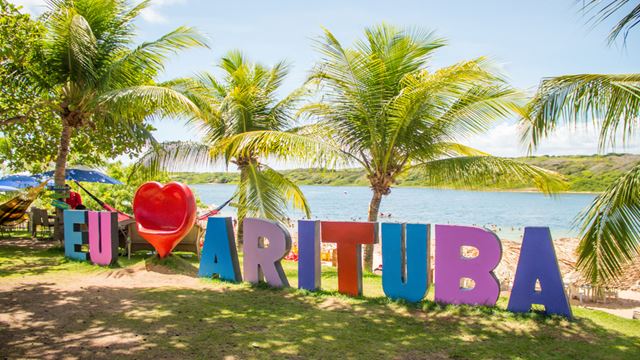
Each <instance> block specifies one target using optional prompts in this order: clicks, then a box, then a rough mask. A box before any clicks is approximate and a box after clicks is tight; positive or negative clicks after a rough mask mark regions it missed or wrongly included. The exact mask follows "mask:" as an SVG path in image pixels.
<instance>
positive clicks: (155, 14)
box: [140, 0, 187, 24]
mask: <svg viewBox="0 0 640 360" xmlns="http://www.w3.org/2000/svg"><path fill="white" fill-rule="evenodd" d="M186 2H187V1H186V0H154V1H152V2H151V5H150V6H149V7H148V8H146V9H144V10H142V11H141V12H140V16H141V17H142V19H143V20H145V21H147V22H150V23H156V24H162V23H166V22H167V21H168V19H167V17H166V16H165V15H163V13H162V12H161V9H162V8H164V7H168V6H172V5H176V4H185V3H186Z"/></svg>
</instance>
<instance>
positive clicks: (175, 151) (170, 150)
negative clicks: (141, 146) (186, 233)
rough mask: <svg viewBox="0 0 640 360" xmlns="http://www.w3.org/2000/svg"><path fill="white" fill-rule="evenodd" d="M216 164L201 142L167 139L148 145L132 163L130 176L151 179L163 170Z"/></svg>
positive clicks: (168, 170)
mask: <svg viewBox="0 0 640 360" xmlns="http://www.w3.org/2000/svg"><path fill="white" fill-rule="evenodd" d="M215 164H216V160H215V159H214V158H212V157H211V154H210V148H209V147H208V146H207V145H205V144H201V143H196V142H188V141H169V142H163V143H158V144H154V145H152V146H150V147H149V149H148V150H147V152H145V153H144V154H143V155H142V156H141V157H140V158H139V159H138V160H137V161H136V163H135V164H134V168H133V170H132V172H131V176H136V177H137V178H143V179H153V178H154V177H156V176H157V175H159V174H161V173H163V172H175V171H180V170H184V169H185V168H193V167H204V168H209V167H211V166H214V165H215Z"/></svg>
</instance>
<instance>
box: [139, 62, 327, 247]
mask: <svg viewBox="0 0 640 360" xmlns="http://www.w3.org/2000/svg"><path fill="white" fill-rule="evenodd" d="M218 66H219V68H220V69H221V70H222V73H223V77H222V78H221V79H218V78H216V77H215V76H214V75H213V74H211V73H203V74H200V75H199V76H197V77H196V78H194V79H182V80H180V81H177V82H176V86H178V87H179V88H180V89H181V91H182V92H183V93H185V94H188V96H189V98H190V99H191V100H192V101H193V102H194V103H195V104H197V105H198V107H200V108H201V109H202V112H201V115H200V116H197V117H194V118H193V119H192V122H193V123H195V124H197V125H198V126H199V127H200V129H201V130H202V132H203V133H204V139H203V141H202V142H201V143H195V142H171V143H165V144H163V146H162V147H161V148H155V149H152V151H150V152H149V153H147V154H146V155H145V156H144V157H143V158H142V159H141V161H140V164H144V165H145V167H144V168H145V169H149V170H151V171H155V170H158V169H175V168H176V166H182V165H184V164H213V163H215V162H216V161H219V160H224V162H225V163H226V164H227V166H228V165H229V164H230V163H231V164H234V165H236V166H237V168H238V170H239V172H240V180H239V184H238V188H237V190H236V192H235V194H234V199H235V203H234V205H235V206H236V207H237V209H238V243H239V244H242V224H243V220H244V219H245V217H247V216H258V217H263V218H267V219H273V220H277V221H282V220H284V219H285V218H286V210H287V207H288V204H291V205H292V206H293V207H294V208H297V209H300V210H302V211H303V212H304V214H305V215H306V216H309V215H310V209H309V205H308V204H307V201H306V199H305V197H304V194H303V193H302V191H301V190H300V189H299V188H298V186H297V185H296V184H294V183H293V182H292V181H290V180H289V179H287V178H286V177H285V176H283V175H282V174H281V173H279V172H278V171H275V170H274V169H272V168H271V167H269V166H268V165H267V164H266V163H264V160H266V159H268V158H271V159H282V160H292V159H298V158H303V157H304V158H307V159H308V158H311V157H313V156H315V155H318V154H322V151H321V150H322V148H323V147H322V145H321V144H319V143H317V142H314V141H313V140H311V139H308V138H306V137H304V136H303V135H301V134H299V133H297V130H298V129H296V128H294V127H293V125H294V118H293V116H294V115H295V114H294V112H293V110H294V107H295V105H296V104H297V103H298V101H299V100H300V99H301V96H302V95H303V94H304V91H302V90H296V91H294V92H292V93H291V94H289V95H287V96H285V97H283V98H279V97H278V94H277V92H278V90H279V88H280V85H281V84H282V81H283V80H284V78H285V76H286V75H287V73H288V66H287V65H286V64H285V63H284V62H279V63H277V64H276V65H275V66H273V67H266V66H263V65H260V64H256V63H253V62H251V61H249V60H248V59H247V58H246V57H245V56H243V55H242V54H241V53H240V52H238V51H231V52H229V53H228V54H227V55H226V56H225V57H223V58H222V59H221V60H220V63H219V65H218ZM325 150H326V149H325ZM329 152H330V150H329Z"/></svg>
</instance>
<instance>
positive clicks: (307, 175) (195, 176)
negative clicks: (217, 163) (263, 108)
mask: <svg viewBox="0 0 640 360" xmlns="http://www.w3.org/2000/svg"><path fill="white" fill-rule="evenodd" d="M517 160H518V161H522V162H525V163H528V164H531V165H535V166H538V167H541V168H544V169H548V170H552V171H556V172H558V173H560V174H562V175H564V176H565V177H566V179H567V183H568V184H569V185H568V188H567V190H568V191H576V192H579V191H582V192H600V191H604V190H605V189H606V188H607V187H608V186H609V185H611V183H613V181H615V180H616V179H617V178H618V177H620V176H621V175H622V174H624V173H625V172H627V171H628V170H629V169H631V168H632V167H633V166H634V165H635V164H638V163H640V155H631V154H608V155H589V156H585V155H571V156H534V157H526V158H518V159H517ZM282 172H283V173H284V174H285V175H286V176H287V177H288V178H289V179H291V180H292V181H294V182H295V183H296V184H298V185H333V186H368V185H369V182H368V181H367V178H366V175H365V171H364V170H358V169H344V170H320V169H296V170H284V171H282ZM170 177H171V179H173V180H176V181H183V182H185V183H187V184H204V183H217V184H226V183H236V182H237V181H238V174H237V173H233V172H214V173H190V172H178V173H172V174H170ZM397 186H416V187H428V186H430V184H429V183H428V182H427V181H425V180H424V174H423V173H421V172H417V171H409V173H408V174H403V175H400V176H399V177H398V180H397ZM477 188H478V189H484V190H488V189H491V190H493V189H498V190H524V189H528V186H527V185H526V184H501V186H500V187H495V186H484V187H482V186H479V187H477Z"/></svg>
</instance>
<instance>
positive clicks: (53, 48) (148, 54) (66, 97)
mask: <svg viewBox="0 0 640 360" xmlns="http://www.w3.org/2000/svg"><path fill="white" fill-rule="evenodd" d="M148 5H149V1H143V2H141V3H140V4H138V5H136V6H130V5H129V3H128V1H126V0H50V1H49V9H48V11H46V12H45V13H44V14H43V16H42V21H43V22H44V26H45V34H44V38H43V40H42V41H43V44H42V45H43V54H42V56H43V65H42V68H43V70H42V72H43V73H44V72H46V74H47V76H44V77H41V84H39V86H40V87H41V88H42V91H43V93H44V94H46V95H45V96H43V97H46V101H44V102H43V105H42V106H47V107H49V108H50V109H51V110H52V111H53V112H55V114H56V115H57V117H58V118H59V119H60V122H61V125H62V131H61V134H60V140H59V146H58V153H57V157H56V161H55V173H54V180H55V184H56V186H58V187H60V186H63V185H64V183H65V169H66V165H67V158H68V156H69V149H70V143H71V140H72V137H73V134H74V132H77V131H94V130H95V129H98V130H99V129H100V127H101V126H105V125H106V124H114V123H119V124H121V125H124V126H125V128H128V129H130V131H131V133H132V134H138V135H139V134H140V133H141V132H142V133H143V134H146V136H148V137H149V139H152V137H151V134H150V133H149V132H148V130H146V129H147V128H146V126H144V120H145V119H146V118H148V117H150V116H158V115H174V116H175V115H184V114H194V113H198V112H199V110H198V108H197V106H196V105H195V104H194V103H193V102H191V101H190V100H189V99H188V98H187V97H185V96H184V95H182V94H180V93H179V92H177V91H176V90H174V89H172V88H171V87H170V86H169V85H168V84H163V83H157V82H155V81H154V78H155V77H156V75H157V74H158V73H159V72H160V71H161V70H162V69H163V64H164V62H165V60H166V59H167V57H168V56H169V55H170V54H173V53H176V52H177V51H180V50H182V49H186V48H189V47H193V46H206V43H205V40H204V39H203V37H202V36H200V35H199V34H198V32H196V31H195V30H194V29H192V28H188V27H179V28H177V29H175V30H174V31H172V32H170V33H168V34H166V35H164V36H162V37H161V38H159V39H158V40H155V41H151V42H145V43H143V44H141V45H138V46H136V47H132V46H131V45H132V43H133V40H134V38H135V35H136V33H135V27H134V21H135V19H136V17H137V16H138V15H139V14H140V12H141V11H142V10H143V9H145V8H146V7H147V6H148ZM96 136H100V133H99V132H97V133H96ZM60 216H61V211H58V217H60ZM56 230H57V237H58V238H60V236H61V232H60V227H59V226H58V227H56Z"/></svg>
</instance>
